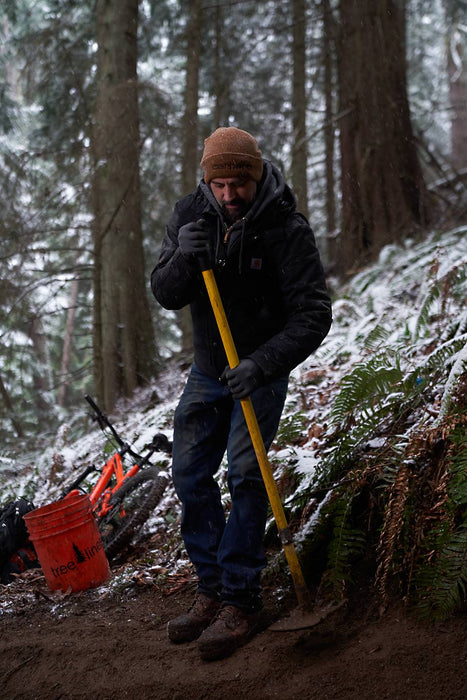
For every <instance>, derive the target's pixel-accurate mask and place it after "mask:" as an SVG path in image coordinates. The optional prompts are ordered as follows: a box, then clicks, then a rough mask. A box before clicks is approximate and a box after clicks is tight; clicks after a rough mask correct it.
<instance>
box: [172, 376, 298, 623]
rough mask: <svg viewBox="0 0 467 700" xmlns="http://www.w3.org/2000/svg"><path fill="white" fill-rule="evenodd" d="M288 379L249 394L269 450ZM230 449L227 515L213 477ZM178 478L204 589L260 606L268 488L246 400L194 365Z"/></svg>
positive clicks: (182, 408) (182, 418)
mask: <svg viewBox="0 0 467 700" xmlns="http://www.w3.org/2000/svg"><path fill="white" fill-rule="evenodd" d="M287 385H288V377H284V378H281V379H278V380H276V381H274V382H271V383H270V384H267V385H266V386H263V387H260V388H259V389H257V390H256V391H254V392H253V394H252V395H251V400H252V403H253V407H254V410H255V413H256V417H257V419H258V424H259V427H260V430H261V434H262V437H263V440H264V444H265V446H266V449H269V447H270V445H271V443H272V441H273V439H274V436H275V434H276V431H277V428H278V425H279V420H280V416H281V413H282V409H283V407H284V402H285V398H286V394H287ZM226 450H227V464H228V468H227V482H228V487H229V491H230V495H231V508H230V512H229V514H228V518H227V521H226V517H225V513H224V508H223V505H222V502H221V493H220V489H219V486H218V483H217V481H216V479H215V478H214V476H215V474H216V472H217V471H218V469H219V466H220V464H221V461H222V459H223V456H224V453H225V451H226ZM173 481H174V485H175V489H176V492H177V495H178V497H179V498H180V500H181V502H182V526H181V529H182V536H183V540H184V543H185V547H186V550H187V552H188V555H189V557H190V559H191V561H192V562H193V564H194V566H195V568H196V572H197V574H198V577H199V590H200V591H201V592H203V593H205V594H207V595H210V596H211V597H218V598H220V600H222V602H224V603H230V604H233V605H237V606H239V607H242V608H244V609H245V610H248V611H254V610H257V609H259V608H260V607H261V583H260V577H261V571H262V569H263V568H264V566H265V563H266V560H265V554H264V549H263V536H264V528H265V525H266V516H267V510H268V498H267V494H266V489H265V487H264V484H263V479H262V476H261V471H260V468H259V466H258V462H257V459H256V455H255V452H254V449H253V446H252V443H251V438H250V435H249V432H248V429H247V426H246V423H245V419H244V417H243V410H242V407H241V404H240V401H234V400H233V398H232V396H231V394H230V390H229V389H228V387H226V386H224V385H223V384H221V383H220V382H219V381H218V380H216V379H213V378H212V377H209V376H207V375H205V374H203V373H202V372H200V370H199V369H198V368H197V367H195V366H193V367H192V369H191V372H190V375H189V377H188V381H187V384H186V386H185V389H184V392H183V394H182V397H181V399H180V403H179V405H178V407H177V409H176V411H175V422H174V444H173Z"/></svg>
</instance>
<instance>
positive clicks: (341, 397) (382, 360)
mask: <svg viewBox="0 0 467 700" xmlns="http://www.w3.org/2000/svg"><path fill="white" fill-rule="evenodd" d="M401 379H402V372H401V370H400V367H399V361H398V358H397V357H395V365H393V366H391V365H390V364H389V362H388V358H387V357H386V356H384V355H380V356H377V357H375V358H372V359H370V360H369V361H368V362H367V363H358V364H356V365H355V367H354V368H353V370H352V372H350V374H348V375H347V376H345V377H344V378H343V380H342V384H341V389H340V392H339V394H338V395H337V397H336V399H335V401H334V404H333V407H332V409H331V421H332V422H333V423H334V424H341V425H342V424H344V423H345V422H346V421H348V419H349V418H350V417H351V416H353V417H355V416H356V414H357V413H358V412H361V413H363V414H364V416H365V417H369V416H370V415H371V414H372V413H374V411H375V410H376V409H375V406H377V405H381V403H382V400H383V399H384V397H385V396H386V393H387V392H388V391H392V390H393V389H394V387H395V386H396V384H397V383H398V382H399V381H400V380H401Z"/></svg>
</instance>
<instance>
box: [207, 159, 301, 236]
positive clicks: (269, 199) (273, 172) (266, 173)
mask: <svg viewBox="0 0 467 700" xmlns="http://www.w3.org/2000/svg"><path fill="white" fill-rule="evenodd" d="M199 187H200V189H201V191H202V193H203V195H204V196H205V198H206V199H207V201H208V202H209V205H210V206H209V209H211V210H212V209H214V210H215V212H216V213H217V215H218V216H219V217H221V219H222V218H223V217H222V210H221V208H220V206H219V204H218V202H217V200H216V198H215V197H214V195H213V193H212V190H211V188H210V187H209V185H207V184H206V183H205V182H204V180H201V182H200V185H199ZM295 209H296V200H295V195H294V194H293V192H292V190H291V189H290V187H289V186H288V185H287V184H286V183H285V181H284V178H283V177H282V174H281V172H280V170H279V169H278V168H277V167H276V166H275V165H274V164H273V163H271V161H269V160H264V169H263V177H262V179H261V182H260V183H259V184H258V193H257V195H256V197H255V199H254V200H253V203H252V205H251V207H250V209H249V210H248V211H247V213H246V214H245V217H244V219H243V220H242V221H239V222H237V224H241V225H242V226H245V225H248V224H251V223H252V222H254V221H257V220H258V219H260V218H261V219H263V218H266V220H269V219H271V220H275V219H276V218H277V214H278V211H280V212H284V213H291V212H293V211H295Z"/></svg>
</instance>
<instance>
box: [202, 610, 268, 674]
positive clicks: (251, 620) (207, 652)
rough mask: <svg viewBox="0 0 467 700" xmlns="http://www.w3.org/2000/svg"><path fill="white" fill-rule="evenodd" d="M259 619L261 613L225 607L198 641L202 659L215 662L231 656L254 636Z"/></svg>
mask: <svg viewBox="0 0 467 700" xmlns="http://www.w3.org/2000/svg"><path fill="white" fill-rule="evenodd" d="M259 617H260V615H259V613H247V612H245V611H244V610H241V608H237V607H235V606H234V605H224V606H223V607H222V608H221V609H220V610H219V612H218V613H217V615H216V619H215V620H214V621H213V622H212V623H211V625H210V626H209V627H208V628H207V629H205V630H204V632H203V634H202V635H201V637H200V638H199V640H198V649H199V651H200V654H201V658H202V659H204V661H215V660H216V659H223V658H225V657H226V656H230V654H232V653H233V652H234V651H235V649H237V648H238V647H240V646H242V644H245V643H246V642H247V641H248V640H249V639H251V637H252V636H253V635H254V633H255V632H256V630H257V627H258V622H259Z"/></svg>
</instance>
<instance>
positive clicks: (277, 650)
mask: <svg viewBox="0 0 467 700" xmlns="http://www.w3.org/2000/svg"><path fill="white" fill-rule="evenodd" d="M22 578H23V580H22V581H20V580H18V581H16V582H15V583H13V584H10V586H5V587H2V590H1V591H0V602H1V603H2V608H1V610H0V697H2V698H3V700H13V699H15V700H20V699H24V700H26V699H27V700H31V699H33V698H37V699H38V700H59V698H60V699H67V700H68V699H75V698H76V699H78V698H92V699H93V700H104V699H107V698H109V699H110V698H113V699H115V700H120V699H121V698H122V699H123V698H138V699H140V700H144V699H146V698H151V699H154V698H164V699H166V698H167V699H168V700H176V699H179V700H182V699H183V700H185V699H186V698H190V700H201V699H204V700H223V699H224V698H226V699H227V698H229V699H230V698H232V697H238V698H243V697H245V698H248V699H249V700H268V699H270V698H281V699H282V700H289V699H290V700H292V698H293V699H294V700H295V699H299V700H306V699H314V698H320V699H322V700H325V699H327V698H332V699H333V700H340V699H342V700H344V699H345V700H353V699H354V698H355V700H356V699H357V698H358V699H359V700H366V699H367V700H370V699H373V698H374V699H376V698H378V699H382V698H391V699H399V698H400V699H401V700H402V698H404V699H407V700H418V699H420V700H422V699H423V700H427V699H430V700H438V699H439V700H441V699H442V700H461V699H462V700H464V698H466V697H467V635H466V629H467V625H466V617H465V615H462V614H461V615H458V616H456V617H453V618H450V619H449V620H448V621H447V622H443V623H437V624H434V625H433V624H428V623H423V622H420V620H417V619H416V618H415V617H413V616H412V615H410V614H409V613H408V612H407V611H406V610H405V609H404V608H403V607H402V606H401V605H396V606H395V607H390V608H389V610H388V611H386V613H385V614H384V615H382V616H380V615H379V614H378V613H377V610H376V609H375V607H374V606H371V604H369V603H368V601H369V600H371V598H370V599H368V598H366V596H365V594H362V595H360V602H354V603H352V604H351V605H349V606H348V607H347V608H340V610H339V611H337V612H334V613H333V614H332V615H330V616H329V617H328V618H327V619H326V620H324V621H323V622H321V623H320V624H319V625H317V626H315V627H314V628H312V629H306V630H300V631H293V632H290V631H289V632H277V631H272V630H271V629H269V628H268V622H270V621H271V620H273V619H277V617H278V615H281V614H282V613H283V612H284V605H287V603H284V600H283V601H281V603H280V604H279V603H278V602H277V601H276V602H274V601H275V598H274V590H273V589H271V590H268V589H267V588H266V590H265V621H264V628H263V629H262V631H261V632H259V633H258V634H257V636H256V637H254V638H253V639H252V640H251V641H250V642H249V644H247V645H245V646H244V647H242V648H240V649H238V650H237V651H236V652H235V653H234V654H233V655H232V656H231V657H229V658H227V659H223V660H220V661H215V662H203V661H201V660H200V658H199V654H198V650H197V645H196V642H192V643H190V644H183V645H173V644H171V643H170V642H169V641H168V639H167V635H166V624H167V621H168V620H169V619H170V618H171V617H173V616H175V615H177V614H179V613H181V612H183V611H185V609H186V608H187V606H188V605H189V604H190V601H191V599H192V595H193V586H194V584H193V581H192V580H190V579H187V580H186V581H185V582H182V584H181V585H179V586H175V587H172V588H171V589H169V588H165V589H164V588H163V587H162V588H161V587H159V586H157V587H156V586H155V585H153V584H152V585H147V584H145V583H144V582H142V581H141V580H139V581H138V580H135V584H134V585H133V586H132V587H131V588H130V589H129V590H128V589H127V590H125V591H124V592H121V593H117V592H116V589H114V590H110V589H108V588H106V587H105V586H104V587H100V588H99V589H94V590H93V591H85V592H81V593H75V594H72V595H68V596H63V594H59V595H57V594H51V593H50V592H49V591H48V589H47V587H46V585H45V580H44V579H43V576H42V574H41V573H40V572H39V571H38V570H32V571H29V572H27V574H25V575H24V577H22ZM291 604H293V601H291V600H290V599H289V601H288V605H289V606H290V605H291ZM279 608H280V609H279Z"/></svg>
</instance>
